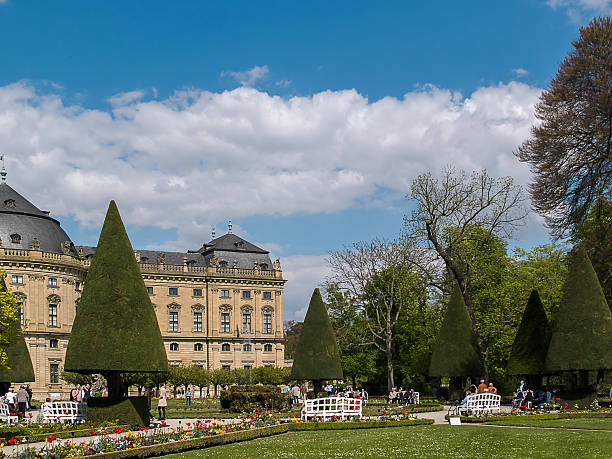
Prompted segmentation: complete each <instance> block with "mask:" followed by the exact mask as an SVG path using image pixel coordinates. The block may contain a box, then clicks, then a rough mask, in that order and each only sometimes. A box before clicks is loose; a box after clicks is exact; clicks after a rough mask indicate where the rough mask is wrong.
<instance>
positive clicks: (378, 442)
mask: <svg viewBox="0 0 612 459" xmlns="http://www.w3.org/2000/svg"><path fill="white" fill-rule="evenodd" d="M569 451H571V456H572V458H580V457H585V458H595V457H610V454H611V451H612V433H609V432H591V431H570V430H550V429H514V428H501V427H493V426H491V427H489V426H467V425H464V426H460V427H450V426H426V427H395V428H384V429H369V430H345V431H318V432H292V433H288V434H283V435H277V436H275V437H269V438H262V439H257V440H252V441H247V442H243V443H235V444H231V445H225V446H216V447H212V448H208V449H203V450H197V451H190V452H186V453H182V454H175V455H171V456H166V457H168V458H171V457H174V458H186V459H189V458H198V457H207V458H208V457H210V458H235V457H241V458H242V457H257V458H264V457H265V458H267V457H275V458H276V457H278V458H285V457H299V458H301V457H359V458H361V457H381V458H391V457H432V458H438V457H453V458H455V457H465V458H474V457H496V458H498V457H520V458H527V457H533V458H540V457H551V458H557V457H564V456H567V455H568V452H569Z"/></svg>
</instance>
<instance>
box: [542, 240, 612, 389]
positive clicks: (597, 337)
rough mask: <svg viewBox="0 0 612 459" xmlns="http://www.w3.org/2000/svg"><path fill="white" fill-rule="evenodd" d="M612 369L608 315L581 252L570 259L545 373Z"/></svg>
mask: <svg viewBox="0 0 612 459" xmlns="http://www.w3.org/2000/svg"><path fill="white" fill-rule="evenodd" d="M609 369H612V313H610V308H609V307H608V303H607V302H606V299H605V297H604V294H603V291H602V289H601V285H600V284H599V280H598V279H597V274H595V271H594V269H593V266H592V265H591V261H590V260H589V257H588V256H587V254H586V252H585V250H584V249H583V248H582V247H579V248H578V249H577V250H575V251H574V253H573V254H572V257H571V261H570V265H569V270H568V276H567V280H566V282H565V286H564V289H563V298H562V299H561V304H560V305H559V310H558V311H557V313H556V315H555V318H554V321H553V330H552V336H551V340H550V346H549V347H548V354H547V356H546V370H547V371H549V372H554V373H558V372H562V371H576V370H578V371H580V372H581V382H580V386H583V387H584V386H586V385H587V384H588V381H586V372H587V371H588V370H609Z"/></svg>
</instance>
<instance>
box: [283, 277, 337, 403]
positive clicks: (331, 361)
mask: <svg viewBox="0 0 612 459" xmlns="http://www.w3.org/2000/svg"><path fill="white" fill-rule="evenodd" d="M291 377H292V378H293V379H299V380H305V379H311V380H312V381H313V383H314V387H315V393H316V392H319V391H320V389H321V386H322V382H323V381H324V380H333V379H342V367H341V365H340V355H339V354H338V346H337V344H336V337H335V335H334V329H333V328H332V326H331V322H330V320H329V316H328V315H327V307H326V306H325V303H323V298H321V293H320V292H319V289H318V288H316V289H315V290H314V292H313V293H312V298H311V299H310V304H309V305H308V311H307V312H306V318H305V319H304V326H303V328H302V333H301V335H300V340H299V341H298V345H297V349H296V353H295V359H294V361H293V367H292V369H291Z"/></svg>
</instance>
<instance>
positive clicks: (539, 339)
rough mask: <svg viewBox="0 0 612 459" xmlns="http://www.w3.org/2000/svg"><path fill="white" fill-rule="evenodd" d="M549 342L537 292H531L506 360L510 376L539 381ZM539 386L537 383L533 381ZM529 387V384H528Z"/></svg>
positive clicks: (547, 326)
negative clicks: (529, 377)
mask: <svg viewBox="0 0 612 459" xmlns="http://www.w3.org/2000/svg"><path fill="white" fill-rule="evenodd" d="M549 342H550V327H549V325H548V319H547V317H546V313H545V312H544V308H543V307H542V301H541V300H540V295H538V291H537V290H533V291H532V292H531V295H530V296H529V300H528V301H527V306H525V311H524V312H523V318H522V320H521V324H520V325H519V328H518V331H517V332H516V336H515V337H514V343H513V344H512V352H511V353H510V359H509V360H508V373H509V374H511V375H524V376H534V377H535V378H536V379H538V380H541V375H542V374H544V365H545V363H546V351H548V344H549ZM533 383H534V384H535V385H536V386H538V387H539V386H540V384H539V381H533ZM530 385H531V383H530Z"/></svg>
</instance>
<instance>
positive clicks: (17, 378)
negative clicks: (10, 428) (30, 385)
mask: <svg viewBox="0 0 612 459" xmlns="http://www.w3.org/2000/svg"><path fill="white" fill-rule="evenodd" d="M0 292H6V293H8V292H9V291H8V289H7V288H6V283H5V282H4V278H3V277H2V276H0ZM15 327H21V324H19V323H18V322H15ZM6 364H7V365H8V368H6V369H0V382H7V383H11V382H32V381H34V367H33V365H32V358H31V357H30V353H29V352H28V347H27V345H26V342H25V338H24V336H23V334H20V335H19V336H18V337H17V341H15V343H13V344H12V345H11V346H9V347H7V348H6Z"/></svg>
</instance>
